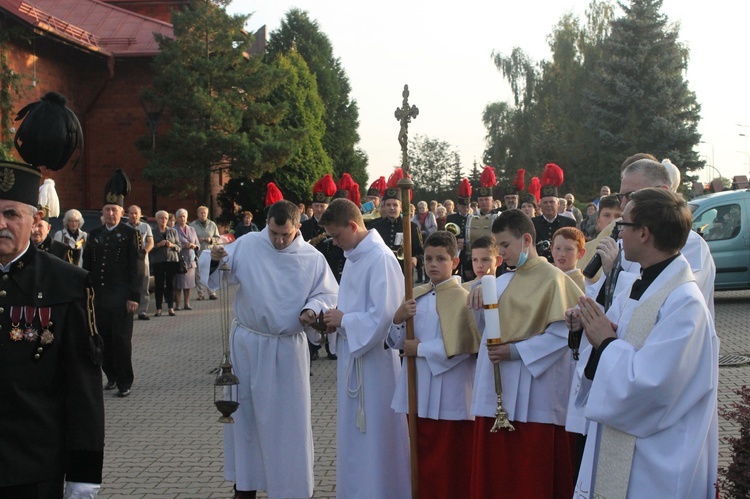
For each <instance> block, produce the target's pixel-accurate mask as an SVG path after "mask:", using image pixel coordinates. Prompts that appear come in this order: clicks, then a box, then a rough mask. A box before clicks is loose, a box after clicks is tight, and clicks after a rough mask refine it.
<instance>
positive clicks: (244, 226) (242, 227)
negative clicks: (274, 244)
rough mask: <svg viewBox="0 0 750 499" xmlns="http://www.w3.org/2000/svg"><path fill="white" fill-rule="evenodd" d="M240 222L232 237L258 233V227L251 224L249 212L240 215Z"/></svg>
mask: <svg viewBox="0 0 750 499" xmlns="http://www.w3.org/2000/svg"><path fill="white" fill-rule="evenodd" d="M241 215H242V221H241V222H240V223H238V224H237V227H235V228H234V237H240V236H244V235H245V234H247V233H248V232H258V226H257V225H255V224H254V223H253V214H252V212H251V211H243V212H242V213H241Z"/></svg>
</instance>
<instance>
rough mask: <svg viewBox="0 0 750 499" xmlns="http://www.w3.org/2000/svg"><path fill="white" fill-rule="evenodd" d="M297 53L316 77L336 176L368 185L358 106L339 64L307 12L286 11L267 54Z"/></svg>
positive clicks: (322, 34) (329, 153) (272, 35)
mask: <svg viewBox="0 0 750 499" xmlns="http://www.w3.org/2000/svg"><path fill="white" fill-rule="evenodd" d="M292 50H296V51H297V52H298V53H299V54H300V55H301V56H302V58H303V59H304V60H305V62H306V63H307V66H308V68H309V70H310V72H311V73H313V74H314V75H315V79H316V81H317V84H318V93H319V94H320V97H321V99H322V100H323V105H324V110H325V111H324V115H323V122H324V123H325V135H324V136H323V147H324V149H325V150H326V152H327V153H328V156H329V157H330V158H331V160H332V161H333V167H334V172H335V177H336V178H340V177H341V175H342V174H343V173H345V172H346V173H349V174H350V175H351V176H352V177H353V178H354V180H355V181H357V182H359V183H360V184H361V186H364V185H365V184H366V182H367V154H366V153H365V152H364V151H362V150H361V149H360V148H359V147H357V143H358V142H359V133H358V131H357V130H358V128H359V107H358V106H357V102H356V101H354V100H352V99H351V97H350V95H349V94H350V93H351V85H350V83H349V77H348V76H347V75H346V71H345V70H344V68H343V66H342V64H341V61H340V60H339V59H338V58H337V57H334V55H333V46H332V45H331V42H330V40H329V39H328V37H327V36H326V35H325V33H323V32H322V31H321V29H320V26H318V23H317V22H316V21H313V20H311V19H310V18H309V16H308V14H307V12H304V11H302V10H299V9H292V10H290V11H289V12H287V14H286V17H285V18H284V20H282V22H281V25H280V26H279V29H278V30H277V31H274V32H273V33H271V36H270V39H269V41H268V53H269V55H271V56H274V55H278V54H286V53H289V52H290V51H292Z"/></svg>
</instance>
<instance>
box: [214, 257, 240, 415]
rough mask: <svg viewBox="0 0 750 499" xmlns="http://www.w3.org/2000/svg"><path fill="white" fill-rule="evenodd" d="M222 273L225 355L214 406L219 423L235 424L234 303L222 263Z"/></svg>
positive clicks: (222, 323) (227, 274)
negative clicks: (231, 339) (230, 336)
mask: <svg viewBox="0 0 750 499" xmlns="http://www.w3.org/2000/svg"><path fill="white" fill-rule="evenodd" d="M219 272H221V288H220V289H219V303H220V304H221V305H220V312H219V315H220V320H221V345H222V349H223V355H222V359H221V366H219V374H218V375H217V376H216V380H215V381H214V405H215V406H216V408H217V409H218V410H219V412H220V413H221V417H220V418H219V423H234V418H233V417H232V414H233V413H234V411H236V410H237V408H238V407H239V406H240V402H239V384H240V379H239V378H238V377H237V376H236V375H235V374H234V372H233V371H232V360H231V352H230V349H229V335H230V333H231V328H232V318H233V312H232V302H231V299H230V294H229V266H228V265H227V264H226V263H225V262H222V263H221V264H220V267H219Z"/></svg>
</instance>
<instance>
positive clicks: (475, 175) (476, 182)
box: [469, 159, 482, 187]
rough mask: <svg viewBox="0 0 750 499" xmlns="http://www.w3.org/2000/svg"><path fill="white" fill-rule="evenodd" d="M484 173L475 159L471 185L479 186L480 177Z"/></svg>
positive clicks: (470, 175)
mask: <svg viewBox="0 0 750 499" xmlns="http://www.w3.org/2000/svg"><path fill="white" fill-rule="evenodd" d="M481 175H482V170H480V169H479V165H478V164H477V160H476V159H475V160H474V163H473V164H472V166H471V173H470V174H469V182H471V185H472V186H474V187H477V186H479V177H480V176H481Z"/></svg>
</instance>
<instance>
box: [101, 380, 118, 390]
mask: <svg viewBox="0 0 750 499" xmlns="http://www.w3.org/2000/svg"><path fill="white" fill-rule="evenodd" d="M116 386H117V383H116V382H114V381H107V384H106V385H104V389H105V390H114V389H115V387H116Z"/></svg>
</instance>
